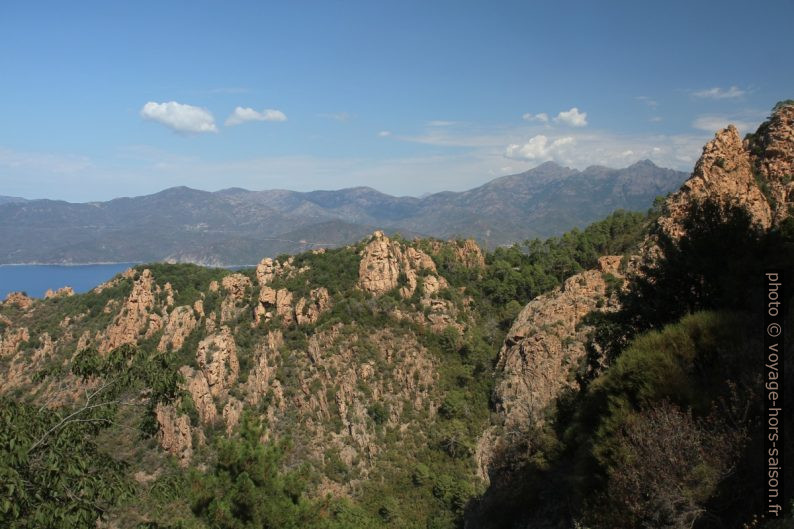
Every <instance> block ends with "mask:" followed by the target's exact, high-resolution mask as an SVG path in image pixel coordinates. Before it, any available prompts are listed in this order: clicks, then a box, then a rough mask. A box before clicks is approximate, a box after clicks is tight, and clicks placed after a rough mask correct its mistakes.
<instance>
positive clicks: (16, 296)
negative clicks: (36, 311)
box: [5, 292, 33, 310]
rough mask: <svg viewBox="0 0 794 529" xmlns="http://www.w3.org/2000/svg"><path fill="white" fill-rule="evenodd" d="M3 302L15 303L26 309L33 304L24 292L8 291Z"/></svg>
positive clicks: (7, 303)
mask: <svg viewBox="0 0 794 529" xmlns="http://www.w3.org/2000/svg"><path fill="white" fill-rule="evenodd" d="M5 304H6V305H7V306H11V305H16V306H17V307H19V308H20V309H22V310H28V309H29V308H30V307H31V305H33V300H32V299H30V298H29V297H28V296H27V295H26V294H25V293H24V292H9V294H8V295H7V296H6V300H5Z"/></svg>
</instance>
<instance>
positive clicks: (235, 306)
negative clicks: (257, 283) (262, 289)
mask: <svg viewBox="0 0 794 529" xmlns="http://www.w3.org/2000/svg"><path fill="white" fill-rule="evenodd" d="M221 286H222V287H223V290H224V292H226V297H225V298H224V299H223V301H222V302H221V323H225V322H227V321H231V320H234V319H236V318H237V317H238V316H239V315H240V313H241V312H242V311H243V310H244V307H241V305H243V304H244V301H245V298H246V291H247V290H248V289H249V288H250V287H251V286H252V285H251V280H250V279H248V278H247V277H245V276H244V275H242V274H231V275H228V276H226V277H224V278H223V279H222V280H221Z"/></svg>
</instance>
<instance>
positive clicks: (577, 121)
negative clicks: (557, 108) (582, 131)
mask: <svg viewBox="0 0 794 529" xmlns="http://www.w3.org/2000/svg"><path fill="white" fill-rule="evenodd" d="M554 121H556V122H558V123H565V124H566V125H570V126H571V127H584V126H586V125H587V112H579V109H578V108H576V107H573V108H571V109H570V110H565V111H563V112H560V113H559V114H557V117H556V118H554Z"/></svg>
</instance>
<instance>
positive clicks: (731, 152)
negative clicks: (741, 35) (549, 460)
mask: <svg viewBox="0 0 794 529" xmlns="http://www.w3.org/2000/svg"><path fill="white" fill-rule="evenodd" d="M793 175H794V105H783V106H780V107H778V108H776V109H775V111H774V112H773V114H772V116H770V118H769V120H768V121H766V122H765V123H763V124H762V125H761V126H760V127H759V129H758V131H757V132H756V133H755V134H754V135H748V138H747V139H744V140H742V138H741V137H740V136H739V132H738V130H737V129H736V127H734V126H733V125H730V126H728V127H727V128H725V129H723V130H721V131H718V132H717V133H716V134H715V137H714V139H712V140H711V141H709V142H708V143H707V144H706V145H705V146H704V148H703V153H702V155H701V157H700V159H699V160H698V161H697V163H696V165H695V168H694V171H693V172H692V175H691V176H690V178H689V179H688V180H686V181H685V182H684V184H683V185H682V186H681V188H680V189H679V190H678V191H677V192H676V193H674V194H672V195H671V196H670V197H669V198H668V200H667V201H666V204H665V206H666V207H665V211H666V212H665V214H664V215H663V216H661V217H660V218H659V219H658V220H657V223H658V227H659V228H660V229H662V230H663V231H664V232H666V233H667V234H669V235H671V236H672V237H673V238H678V237H680V236H681V235H682V234H683V228H682V219H684V217H685V216H686V215H687V213H688V211H689V208H690V206H691V204H692V203H693V202H694V201H702V200H706V199H709V200H716V201H718V202H722V203H726V204H732V205H735V206H739V207H741V208H743V209H745V210H746V211H747V212H748V213H749V214H750V216H751V218H752V220H753V221H754V222H755V223H756V224H757V225H758V226H759V227H761V228H763V229H769V228H770V227H772V226H775V225H778V224H779V223H780V222H782V221H783V220H784V219H786V218H788V217H789V216H790V215H791V214H792V201H794V176H793ZM659 251H660V250H659V247H658V246H657V245H656V243H655V239H654V237H653V236H651V237H649V238H647V239H646V240H645V241H644V242H643V243H642V244H641V245H640V253H639V254H638V255H635V256H633V257H631V258H630V259H627V266H626V269H625V270H623V271H621V269H620V266H619V265H620V261H621V258H620V257H602V258H601V259H600V260H599V267H598V269H596V270H589V271H586V272H583V273H581V274H577V275H575V276H573V277H571V278H569V279H568V280H567V281H565V284H564V285H563V286H562V287H561V288H558V289H555V290H554V291H552V292H550V293H548V294H544V295H542V296H539V297H538V298H536V299H534V300H532V301H531V302H530V303H529V304H527V305H526V306H525V307H524V309H523V310H522V311H521V313H520V314H519V315H518V317H517V318H516V320H515V321H514V322H513V325H512V327H511V329H510V331H509V332H508V334H507V337H506V338H505V342H504V344H503V346H502V348H501V350H500V352H499V357H498V363H497V366H496V385H495V389H494V394H493V395H494V400H495V402H496V412H497V414H498V424H497V426H495V427H492V428H491V429H489V430H487V431H486V432H485V433H484V434H483V435H482V436H481V438H480V441H479V443H478V451H477V457H478V465H479V471H480V474H481V475H482V476H483V477H485V476H487V473H488V469H489V466H490V465H491V464H492V462H493V457H494V456H495V455H496V454H497V453H498V452H499V451H500V450H504V449H509V446H508V445H510V442H511V441H510V439H511V438H514V437H516V436H518V437H520V434H521V433H522V432H525V431H526V430H528V429H529V428H532V427H534V426H536V425H540V424H542V422H543V419H544V412H546V411H547V409H548V407H549V406H550V405H552V404H553V403H554V401H555V400H556V399H557V397H559V396H560V395H561V393H562V392H563V391H564V390H565V389H566V388H571V387H575V386H576V383H575V381H574V373H573V369H574V368H575V367H577V366H578V365H579V362H580V360H581V359H582V357H583V356H584V355H585V349H584V343H585V339H586V337H587V334H588V331H589V330H590V329H589V328H588V327H587V326H585V325H582V318H583V316H585V315H586V314H588V313H589V312H591V311H614V310H618V309H619V308H620V306H619V302H618V299H617V296H616V295H615V294H616V290H614V289H613V290H612V291H611V294H610V292H609V289H608V288H607V282H606V280H607V279H608V280H609V281H610V283H613V284H614V281H615V279H623V278H624V276H626V275H630V274H632V273H639V272H638V270H639V269H640V266H639V264H640V263H642V262H643V261H647V260H652V259H655V258H656V257H658V255H659V253H658V252H659ZM609 276H612V277H611V278H610V277H609Z"/></svg>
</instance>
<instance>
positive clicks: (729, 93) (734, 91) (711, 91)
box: [692, 86, 746, 99]
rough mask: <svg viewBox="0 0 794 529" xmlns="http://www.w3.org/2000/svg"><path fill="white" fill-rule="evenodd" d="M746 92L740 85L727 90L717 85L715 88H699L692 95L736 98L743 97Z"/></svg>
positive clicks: (705, 97) (707, 97) (709, 97)
mask: <svg viewBox="0 0 794 529" xmlns="http://www.w3.org/2000/svg"><path fill="white" fill-rule="evenodd" d="M745 93H746V92H745V91H744V90H741V89H740V88H739V87H738V86H731V87H730V88H728V89H727V90H723V89H722V88H720V87H718V86H715V87H714V88H707V89H705V90H698V91H697V92H694V93H693V94H692V95H693V96H695V97H700V98H704V99H735V98H737V97H742V96H743V95H744V94H745Z"/></svg>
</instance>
